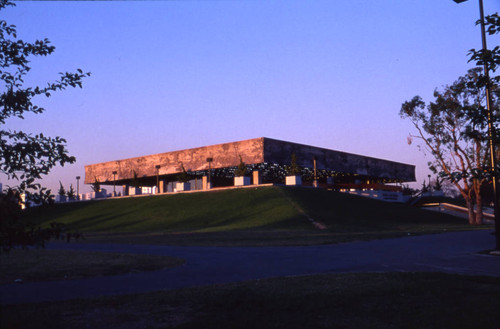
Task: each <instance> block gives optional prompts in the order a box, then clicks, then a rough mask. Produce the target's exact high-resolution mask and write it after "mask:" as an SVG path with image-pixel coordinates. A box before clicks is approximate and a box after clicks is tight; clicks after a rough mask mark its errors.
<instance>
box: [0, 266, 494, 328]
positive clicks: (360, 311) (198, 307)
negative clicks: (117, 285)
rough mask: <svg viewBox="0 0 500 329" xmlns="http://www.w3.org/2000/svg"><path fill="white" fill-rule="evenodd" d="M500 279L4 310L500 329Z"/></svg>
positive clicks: (308, 286) (209, 323) (44, 320)
mask: <svg viewBox="0 0 500 329" xmlns="http://www.w3.org/2000/svg"><path fill="white" fill-rule="evenodd" d="M499 295H500V279H499V278H490V277H474V276H460V275H451V274H443V273H364V274H321V275H312V276H303V277H287V278H275V279H266V280H256V281H249V282H243V283H232V284H222V285H213V286H207V287H195V288H186V289H180V290H174V291H166V292H154V293H146V294H138V295H129V296H114V297H102V298H97V299H90V300H74V301H65V302H56V303H40V304H24V305H15V306H2V308H1V311H0V312H1V322H0V327H2V328H25V329H29V328H32V329H35V328H52V329H58V328H74V329H78V328H94V329H99V328H151V329H152V328H184V329H188V328H206V329H210V328H262V329H266V328H286V329H293V328H300V329H302V328H359V329H366V328H383V329H385V328H418V329H421V328H426V329H431V328H436V329H443V328H450V329H451V328H453V329H457V328H481V329H496V328H500V313H499V312H498V309H499V308H500V299H499V298H498V296H499Z"/></svg>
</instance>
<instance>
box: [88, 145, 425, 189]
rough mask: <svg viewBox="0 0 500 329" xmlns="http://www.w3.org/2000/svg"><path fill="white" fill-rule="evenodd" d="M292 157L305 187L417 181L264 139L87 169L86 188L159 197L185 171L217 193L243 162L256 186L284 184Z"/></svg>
mask: <svg viewBox="0 0 500 329" xmlns="http://www.w3.org/2000/svg"><path fill="white" fill-rule="evenodd" d="M292 154H295V156H296V159H297V164H298V165H299V166H300V167H301V168H302V172H301V176H302V180H303V182H304V184H305V185H308V184H312V181H313V180H314V179H315V178H316V180H317V181H318V182H319V184H323V185H329V186H333V187H335V186H337V187H341V186H348V185H349V184H379V185H380V184H385V183H402V182H414V181H415V166H413V165H409V164H404V163H399V162H394V161H389V160H383V159H377V158H373V157H367V156H362V155H357V154H351V153H346V152H340V151H335V150H330V149H325V148H320V147H315V146H309V145H303V144H297V143H292V142H286V141H280V140H276V139H271V138H266V137H261V138H255V139H250V140H244V141H238V142H231V143H224V144H217V145H211V146H204V147H198V148H193V149H187V150H180V151H173V152H166V153H159V154H153V155H147V156H141V157H136V158H130V159H123V160H116V161H109V162H103V163H97V164H92V165H87V166H85V184H92V183H94V182H95V180H96V179H97V180H98V181H99V182H100V184H101V185H108V186H114V188H118V187H123V195H127V194H128V187H129V186H132V185H137V186H141V187H149V189H142V190H141V192H142V191H145V192H147V191H152V192H154V190H155V189H153V187H155V186H157V185H158V187H157V189H158V190H159V192H160V193H163V192H167V191H173V190H176V187H175V186H174V182H176V181H178V180H179V175H180V174H181V173H182V167H184V168H185V170H186V171H187V172H188V174H189V176H190V179H191V185H192V186H193V185H195V186H197V189H202V188H206V186H207V176H208V173H209V172H210V183H211V186H212V187H222V186H229V185H232V184H233V177H234V171H235V169H236V167H237V166H238V164H239V163H240V159H241V161H243V162H244V163H245V164H246V167H247V170H248V172H249V175H250V176H251V177H252V184H265V183H277V184H284V183H285V176H286V171H287V166H289V165H290V162H291V157H292ZM315 175H316V176H315ZM111 188H113V187H111ZM108 189H109V188H108ZM141 192H139V193H141Z"/></svg>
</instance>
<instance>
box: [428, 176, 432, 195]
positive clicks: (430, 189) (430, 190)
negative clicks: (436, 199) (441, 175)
mask: <svg viewBox="0 0 500 329" xmlns="http://www.w3.org/2000/svg"><path fill="white" fill-rule="evenodd" d="M427 177H429V192H430V193H432V188H431V175H430V174H429V175H427Z"/></svg>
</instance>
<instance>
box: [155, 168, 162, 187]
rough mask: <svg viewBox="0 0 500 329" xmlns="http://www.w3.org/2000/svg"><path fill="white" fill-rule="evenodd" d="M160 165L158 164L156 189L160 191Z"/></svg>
mask: <svg viewBox="0 0 500 329" xmlns="http://www.w3.org/2000/svg"><path fill="white" fill-rule="evenodd" d="M160 167H161V166H160V165H156V166H155V168H156V191H157V193H160Z"/></svg>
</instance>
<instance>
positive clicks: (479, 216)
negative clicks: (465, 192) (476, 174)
mask: <svg viewBox="0 0 500 329" xmlns="http://www.w3.org/2000/svg"><path fill="white" fill-rule="evenodd" d="M475 217H476V218H475V221H474V224H475V225H481V224H483V199H482V198H481V192H480V191H479V190H478V192H476V216H475Z"/></svg>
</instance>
